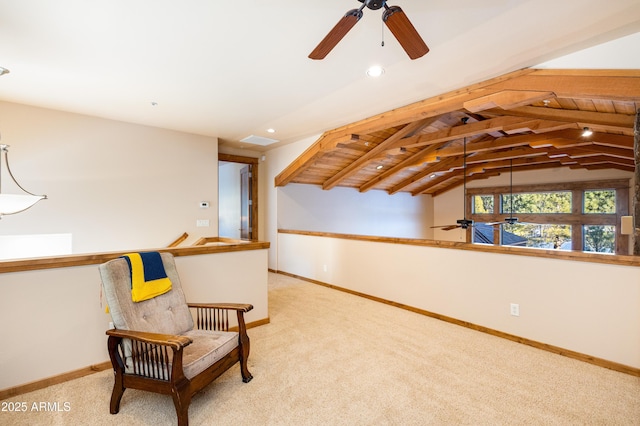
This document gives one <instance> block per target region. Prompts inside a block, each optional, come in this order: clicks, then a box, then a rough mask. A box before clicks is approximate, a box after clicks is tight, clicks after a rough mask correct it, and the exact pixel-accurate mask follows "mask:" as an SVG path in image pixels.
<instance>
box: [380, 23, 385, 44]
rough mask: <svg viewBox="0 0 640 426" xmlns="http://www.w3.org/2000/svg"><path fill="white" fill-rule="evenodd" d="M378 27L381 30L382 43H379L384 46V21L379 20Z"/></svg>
mask: <svg viewBox="0 0 640 426" xmlns="http://www.w3.org/2000/svg"><path fill="white" fill-rule="evenodd" d="M380 28H381V32H382V43H380V46H381V47H384V21H380Z"/></svg>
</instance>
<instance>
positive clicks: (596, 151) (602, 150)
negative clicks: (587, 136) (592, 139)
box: [548, 145, 633, 160]
mask: <svg viewBox="0 0 640 426" xmlns="http://www.w3.org/2000/svg"><path fill="white" fill-rule="evenodd" d="M602 154H605V155H607V156H609V157H617V158H622V159H627V160H629V159H633V150H631V149H624V148H612V147H609V146H600V147H598V146H594V145H591V146H582V147H580V148H567V149H557V148H552V149H550V150H549V153H548V155H549V157H551V156H553V157H561V156H567V157H571V158H584V157H594V156H597V155H602Z"/></svg>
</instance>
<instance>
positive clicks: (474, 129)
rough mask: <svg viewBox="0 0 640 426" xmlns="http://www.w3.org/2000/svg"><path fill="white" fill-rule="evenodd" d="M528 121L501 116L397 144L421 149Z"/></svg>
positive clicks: (521, 118) (407, 139) (412, 138)
mask: <svg viewBox="0 0 640 426" xmlns="http://www.w3.org/2000/svg"><path fill="white" fill-rule="evenodd" d="M527 121H530V120H528V119H527V118H523V117H510V116H500V117H495V118H491V119H489V120H484V121H477V122H475V123H469V124H461V125H459V126H455V127H450V128H447V129H444V130H440V131H437V132H433V133H427V134H426V135H419V136H413V137H411V138H406V139H404V140H402V141H400V142H398V143H397V144H396V147H397V146H402V147H405V148H407V149H409V148H419V147H423V146H427V145H433V144H437V143H442V142H448V141H452V140H455V139H462V138H468V137H473V136H477V135H481V134H485V133H489V132H495V131H499V130H502V129H503V128H504V126H513V125H516V124H519V123H525V122H527Z"/></svg>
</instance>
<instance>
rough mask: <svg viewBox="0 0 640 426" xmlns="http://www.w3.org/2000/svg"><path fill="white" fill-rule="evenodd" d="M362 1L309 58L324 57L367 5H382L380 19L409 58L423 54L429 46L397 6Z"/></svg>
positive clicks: (374, 0)
mask: <svg viewBox="0 0 640 426" xmlns="http://www.w3.org/2000/svg"><path fill="white" fill-rule="evenodd" d="M358 1H359V2H360V3H362V6H360V8H359V9H351V10H350V11H348V12H347V13H346V14H345V15H344V16H343V17H342V19H340V21H338V23H337V24H336V26H335V27H333V28H332V29H331V31H329V34H327V35H326V36H325V38H323V39H322V41H321V42H320V43H319V44H318V46H316V48H315V49H313V52H311V53H310V54H309V58H311V59H324V57H325V56H327V54H329V52H331V50H332V49H333V48H334V47H336V45H337V44H338V43H339V42H340V40H342V38H343V37H344V36H345V35H346V34H347V33H348V32H349V30H351V28H353V26H354V25H355V24H356V23H357V22H358V21H359V20H360V18H362V10H363V9H364V8H365V6H366V7H368V8H369V9H371V10H378V9H381V8H383V7H384V12H383V13H382V21H383V22H384V23H385V24H386V25H387V27H388V28H389V30H391V32H392V33H393V35H394V37H395V38H396V39H397V40H398V42H399V43H400V45H401V46H402V48H403V49H404V51H405V52H407V55H409V57H410V58H411V59H417V58H420V57H422V56H424V55H425V54H426V53H427V52H428V51H429V48H428V47H427V45H426V43H425V42H424V40H422V37H420V34H418V31H416V29H415V27H414V26H413V24H411V21H409V18H407V15H405V13H404V12H403V11H402V9H401V8H400V7H399V6H387V2H386V0H358Z"/></svg>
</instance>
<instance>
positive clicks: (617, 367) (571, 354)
mask: <svg viewBox="0 0 640 426" xmlns="http://www.w3.org/2000/svg"><path fill="white" fill-rule="evenodd" d="M278 273H279V274H281V275H286V276H289V277H293V278H297V279H300V280H303V281H307V282H310V283H312V284H317V285H321V286H324V287H328V288H331V289H334V290H338V291H342V292H345V293H349V294H353V295H355V296H360V297H364V298H365V299H369V300H373V301H375V302H379V303H384V304H386V305H391V306H395V307H396V308H400V309H404V310H407V311H410V312H415V313H417V314H420V315H425V316H428V317H431V318H435V319H439V320H441V321H445V322H448V323H451V324H455V325H459V326H461V327H465V328H470V329H472V330H475V331H479V332H482V333H486V334H490V335H492V336H496V337H501V338H503V339H507V340H511V341H513V342H517V343H522V344H524V345H528V346H532V347H534V348H536V349H541V350H544V351H547V352H552V353H554V354H557V355H562V356H566V357H568V358H573V359H576V360H578V361H583V362H587V363H589V364H593V365H597V366H598V367H604V368H608V369H610V370H614V371H618V372H620V373H625V374H630V375H632V376H636V377H640V368H635V367H631V366H628V365H624V364H620V363H617V362H613V361H608V360H606V359H602V358H597V357H594V356H591V355H586V354H583V353H580V352H575V351H572V350H569V349H564V348H561V347H559V346H554V345H548V344H546V343H541V342H537V341H535V340H530V339H525V338H524V337H520V336H516V335H513V334H509V333H504V332H502V331H498V330H494V329H492V328H488V327H484V326H481V325H478V324H473V323H470V322H467V321H462V320H459V319H456V318H452V317H449V316H446V315H440V314H437V313H434V312H430V311H426V310H424V309H419V308H415V307H413V306H409V305H405V304H402V303H397V302H393V301H390V300H387V299H382V298H380V297H376V296H371V295H368V294H366V293H361V292H358V291H354V290H349V289H347V288H343V287H338V286H335V285H332V284H327V283H324V282H322V281H317V280H314V279H311V278H306V277H302V276H300V275H295V274H290V273H288V272H284V271H278Z"/></svg>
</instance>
